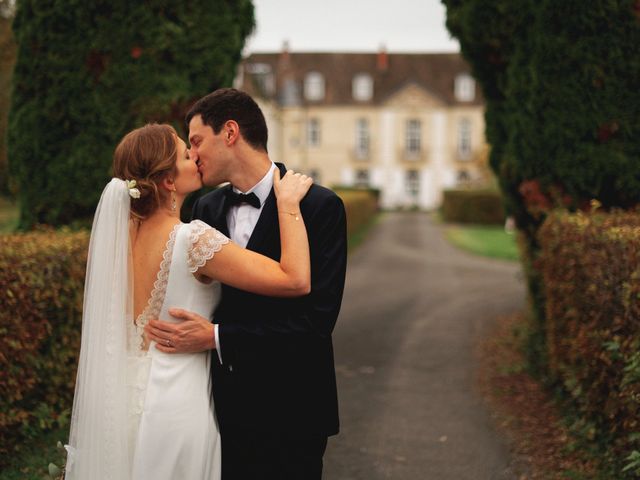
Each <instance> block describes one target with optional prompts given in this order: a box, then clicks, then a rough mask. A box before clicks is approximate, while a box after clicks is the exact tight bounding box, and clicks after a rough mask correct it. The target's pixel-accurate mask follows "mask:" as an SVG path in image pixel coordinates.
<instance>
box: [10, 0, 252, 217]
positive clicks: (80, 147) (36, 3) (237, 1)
mask: <svg viewBox="0 0 640 480" xmlns="http://www.w3.org/2000/svg"><path fill="white" fill-rule="evenodd" d="M253 25H254V17H253V5H252V3H251V1H250V0H234V1H232V2H230V1H228V0H187V1H182V2H168V1H164V0H147V1H144V2H141V1H134V2H130V1H124V0H109V1H106V0H65V1H61V0H55V1H44V0H20V2H19V3H18V9H17V12H16V18H15V21H14V32H15V36H16V39H17V43H18V45H19V47H18V56H17V62H16V68H15V74H14V93H13V98H12V107H11V113H10V121H9V161H10V169H11V174H12V175H13V176H14V177H15V180H16V183H17V185H18V198H19V200H20V203H21V227H22V228H28V227H30V226H31V225H33V224H35V223H47V224H53V225H59V224H65V223H69V222H72V221H73V220H75V219H78V218H83V217H84V218H86V217H89V216H90V215H91V214H92V211H93V209H94V208H95V205H96V203H97V200H98V197H99V195H100V192H101V190H102V187H103V186H104V184H105V183H106V181H107V180H108V177H109V175H110V172H109V169H110V164H111V156H112V153H113V150H114V148H115V145H116V143H117V142H118V140H119V139H120V138H121V137H122V135H123V134H124V133H126V132H127V131H128V130H130V129H132V128H135V127H137V126H140V125H141V124H143V123H145V122H148V121H161V122H170V123H173V124H174V125H175V126H176V127H178V128H181V127H182V121H183V118H184V114H185V112H186V110H187V109H188V107H189V106H190V105H191V104H192V103H193V101H194V100H195V99H197V98H199V97H200V96H202V95H205V94H206V93H208V92H210V91H212V90H214V89H216V88H219V87H221V86H229V85H230V84H231V82H232V80H233V77H234V75H235V68H236V65H237V63H238V62H239V60H240V58H241V57H240V56H241V50H242V48H243V46H244V42H245V38H246V36H247V35H248V34H249V33H250V32H251V30H252V28H253Z"/></svg>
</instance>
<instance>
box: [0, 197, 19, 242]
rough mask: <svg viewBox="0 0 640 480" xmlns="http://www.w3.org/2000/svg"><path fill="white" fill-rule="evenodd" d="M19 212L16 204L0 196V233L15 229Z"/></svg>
mask: <svg viewBox="0 0 640 480" xmlns="http://www.w3.org/2000/svg"><path fill="white" fill-rule="evenodd" d="M19 214H20V211H19V210H18V206H17V205H16V204H15V203H14V202H13V201H12V200H8V199H6V198H3V197H0V234H2V233H11V232H13V231H14V230H15V229H16V227H17V226H18V216H19Z"/></svg>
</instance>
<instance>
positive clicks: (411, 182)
mask: <svg viewBox="0 0 640 480" xmlns="http://www.w3.org/2000/svg"><path fill="white" fill-rule="evenodd" d="M405 190H406V192H407V194H408V195H409V196H410V197H411V198H413V199H417V198H418V194H419V193H420V172H419V171H417V170H407V173H406V175H405Z"/></svg>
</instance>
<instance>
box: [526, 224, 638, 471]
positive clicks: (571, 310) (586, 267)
mask: <svg viewBox="0 0 640 480" xmlns="http://www.w3.org/2000/svg"><path fill="white" fill-rule="evenodd" d="M539 239H540V244H541V247H542V252H541V255H540V257H539V259H538V262H539V264H538V266H539V269H540V271H541V272H542V279H543V284H544V294H545V298H546V310H545V311H546V327H547V328H546V342H547V348H548V365H549V370H550V373H551V375H552V376H553V378H554V379H555V380H557V381H558V383H559V384H560V385H562V387H563V389H564V391H565V392H567V394H568V396H569V398H570V399H571V403H572V404H573V405H574V406H575V411H576V412H577V414H578V415H579V417H580V419H581V424H582V425H584V426H586V427H587V428H586V430H587V432H586V433H587V436H589V437H594V438H595V439H596V440H598V441H599V443H600V445H601V446H602V448H603V450H604V451H605V452H606V455H607V457H606V458H607V460H608V463H610V464H611V465H614V468H615V469H616V477H615V478H637V477H636V476H633V475H632V474H631V472H627V473H625V474H623V473H622V472H621V471H620V467H621V465H622V464H623V463H624V462H623V460H624V459H625V458H627V457H629V456H630V455H631V454H632V452H633V451H634V450H640V435H638V433H639V432H640V321H639V319H640V213H637V212H614V213H609V214H605V213H595V214H584V213H578V214H569V213H566V212H564V213H554V214H553V215H551V216H549V217H547V220H546V221H545V223H544V224H543V226H542V228H541V229H540V231H539ZM625 475H629V476H628V477H625Z"/></svg>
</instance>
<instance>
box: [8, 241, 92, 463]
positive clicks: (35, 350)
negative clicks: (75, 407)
mask: <svg viewBox="0 0 640 480" xmlns="http://www.w3.org/2000/svg"><path fill="white" fill-rule="evenodd" d="M88 240H89V235H88V233H87V232H75V233H74V232H69V231H60V232H55V231H53V230H51V231H41V232H34V233H28V234H17V235H5V236H0V291H1V292H2V294H0V458H4V459H6V458H7V457H8V455H9V454H10V453H12V452H13V451H15V450H19V449H20V447H21V444H22V443H23V442H24V441H25V440H27V439H29V438H30V437H33V436H36V435H37V434H38V433H39V432H40V431H41V430H47V429H49V428H51V427H54V426H64V425H66V424H67V422H68V415H69V413H70V412H69V409H70V406H71V401H72V399H73V390H74V383H75V371H76V363H77V352H78V350H79V346H80V324H81V318H82V294H83V289H84V286H83V285H84V275H85V269H86V256H87V248H88V245H89V243H88ZM0 463H1V462H0Z"/></svg>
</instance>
